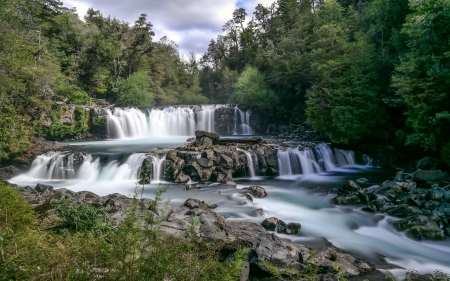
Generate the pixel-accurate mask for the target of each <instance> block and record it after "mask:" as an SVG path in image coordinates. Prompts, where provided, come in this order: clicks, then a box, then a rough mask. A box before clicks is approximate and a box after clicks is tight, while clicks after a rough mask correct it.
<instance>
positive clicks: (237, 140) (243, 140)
mask: <svg viewBox="0 0 450 281" xmlns="http://www.w3.org/2000/svg"><path fill="white" fill-rule="evenodd" d="M229 143H253V144H260V143H262V138H261V137H259V138H224V139H222V138H221V139H220V140H219V144H221V145H226V144H229Z"/></svg>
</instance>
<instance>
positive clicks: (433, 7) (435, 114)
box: [393, 0, 450, 164]
mask: <svg viewBox="0 0 450 281" xmlns="http://www.w3.org/2000/svg"><path fill="white" fill-rule="evenodd" d="M410 8H411V10H412V13H411V14H410V15H408V17H407V20H406V23H405V24H404V26H403V28H402V30H401V34H402V35H404V36H405V43H406V46H407V49H406V50H405V51H404V54H403V56H402V60H401V62H400V64H399V65H398V66H397V67H396V71H397V73H396V74H394V77H393V85H394V86H395V87H396V88H397V94H398V95H399V96H401V97H402V98H403V99H404V101H405V103H406V105H407V108H406V112H405V114H406V116H407V125H409V128H410V131H409V132H408V134H407V139H406V144H407V145H415V146H421V147H422V148H424V149H425V150H430V151H439V150H440V149H442V148H443V147H448V144H449V143H450V136H449V130H448V128H449V124H450V123H449V118H448V106H447V104H449V103H450V94H449V92H448V89H449V87H450V82H449V81H450V70H449V67H448V66H449V64H450V55H449V52H450V42H449V40H448V34H447V32H446V31H445V30H447V29H448V28H447V27H448V25H449V24H450V16H449V15H450V2H449V1H447V0H440V1H425V2H420V3H413V2H411V4H410ZM424 34H427V36H424ZM441 155H442V160H444V161H446V162H447V163H448V164H450V158H448V157H447V156H446V155H447V154H446V152H445V149H444V150H443V151H442V154H441Z"/></svg>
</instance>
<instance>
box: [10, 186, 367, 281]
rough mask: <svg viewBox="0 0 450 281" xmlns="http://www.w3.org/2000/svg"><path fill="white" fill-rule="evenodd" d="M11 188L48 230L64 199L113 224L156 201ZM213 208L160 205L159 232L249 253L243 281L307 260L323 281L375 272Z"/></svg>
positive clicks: (331, 250) (299, 266)
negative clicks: (191, 235) (337, 273)
mask: <svg viewBox="0 0 450 281" xmlns="http://www.w3.org/2000/svg"><path fill="white" fill-rule="evenodd" d="M13 187H14V188H16V189H17V190H18V191H19V192H20V193H21V194H22V195H23V196H24V198H25V199H26V200H27V201H28V202H29V203H30V204H32V205H33V207H34V209H35V210H36V211H37V212H39V213H40V214H41V215H42V221H43V223H44V224H47V226H48V227H52V224H53V223H54V222H55V221H58V220H57V219H55V218H56V217H57V213H56V212H55V210H54V209H53V206H55V204H56V203H58V202H61V201H62V200H63V199H71V200H73V201H75V202H79V203H87V204H91V205H93V206H95V207H99V208H104V209H105V210H106V211H107V213H108V214H109V216H110V218H111V221H113V222H119V221H121V220H123V219H124V218H125V216H126V211H127V209H128V208H129V207H130V206H132V205H133V203H135V202H136V203H137V206H138V212H137V214H136V219H142V218H144V216H145V214H146V213H147V212H150V211H149V206H150V205H151V203H152V199H135V198H130V197H127V196H124V195H120V194H117V193H116V194H110V195H107V196H102V197H101V196H98V195H96V194H94V193H92V192H88V191H81V192H73V191H70V190H68V189H65V188H60V189H53V187H51V186H47V185H41V184H38V185H37V186H36V187H35V188H31V187H17V186H13ZM254 190H255V188H250V189H249V191H253V192H256V191H254ZM215 207H216V206H214V205H211V204H209V203H208V202H205V201H200V200H197V199H193V198H190V199H187V200H186V201H185V202H184V203H183V204H182V205H180V206H178V207H177V208H172V207H170V206H169V205H167V204H163V203H161V204H159V205H158V208H157V209H158V213H157V214H156V215H157V217H159V218H160V219H162V222H161V223H160V230H161V233H162V234H167V235H178V236H186V235H188V231H190V230H191V229H192V228H193V229H194V231H195V234H196V235H198V236H199V237H202V238H205V239H207V240H211V241H213V240H214V241H226V242H228V243H226V245H227V246H226V247H227V248H226V249H223V250H224V251H226V252H234V251H236V250H237V249H238V248H239V247H247V248H249V249H251V252H250V255H249V257H248V261H247V262H248V264H249V268H250V270H249V272H248V275H247V276H246V277H245V278H244V279H241V280H247V279H248V276H252V275H258V276H266V277H267V276H270V270H269V268H268V265H270V267H275V268H277V269H279V270H281V271H283V270H287V269H296V270H299V271H301V270H303V269H304V268H305V266H306V262H307V260H308V262H311V263H313V264H315V265H317V266H319V267H320V268H321V270H322V271H321V274H320V276H319V277H320V278H321V280H333V279H329V278H331V277H330V275H328V274H327V273H331V272H333V271H334V266H335V264H337V265H339V267H340V268H341V269H342V272H343V274H344V276H346V277H352V276H361V275H365V274H367V273H369V272H372V271H373V270H375V267H374V266H373V265H371V264H370V263H368V262H366V261H364V260H361V259H358V258H356V257H354V256H352V255H350V254H348V253H345V252H343V251H340V250H339V249H337V248H335V247H331V246H330V247H327V248H325V249H323V250H321V251H318V252H317V253H316V254H315V255H313V256H311V254H312V252H311V249H310V248H308V247H306V246H304V245H302V244H299V243H293V242H291V241H289V240H284V239H281V238H279V237H278V236H276V235H275V234H274V232H271V231H268V230H266V229H265V228H264V227H262V226H261V225H258V224H256V223H252V222H239V221H232V220H227V219H225V218H224V217H223V216H221V215H219V214H217V213H216V212H214V208H215ZM194 221H199V222H200V224H195V223H194ZM272 222H274V220H272ZM263 225H264V226H266V227H269V229H270V227H271V225H270V223H269V224H268V223H263ZM275 225H277V228H278V229H281V228H284V233H289V231H297V232H298V231H300V227H301V226H300V224H298V223H290V224H285V223H284V222H282V221H278V220H276V219H275ZM286 229H288V230H289V231H286ZM282 231H283V230H282ZM277 232H280V231H277ZM294 233H295V232H294Z"/></svg>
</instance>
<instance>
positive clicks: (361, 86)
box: [306, 1, 384, 143]
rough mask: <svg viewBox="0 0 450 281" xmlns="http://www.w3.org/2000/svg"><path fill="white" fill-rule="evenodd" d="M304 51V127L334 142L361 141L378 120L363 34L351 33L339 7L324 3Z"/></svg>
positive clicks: (371, 67)
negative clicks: (308, 84)
mask: <svg viewBox="0 0 450 281" xmlns="http://www.w3.org/2000/svg"><path fill="white" fill-rule="evenodd" d="M317 17H318V18H319V19H318V20H317V22H319V23H320V25H318V26H317V27H315V28H314V39H313V42H312V44H313V45H312V48H313V50H312V51H311V52H310V56H311V57H310V61H311V62H312V64H311V66H312V74H313V77H314V82H313V85H312V89H311V90H309V91H308V95H307V101H306V106H307V107H306V114H307V118H308V119H307V120H308V122H309V123H310V124H311V125H312V126H313V127H314V128H315V129H316V130H318V131H326V132H328V133H329V136H330V139H331V140H332V141H333V142H336V143H348V142H349V141H353V140H358V139H361V138H362V137H364V136H367V135H369V134H370V133H372V132H373V131H374V128H376V127H377V126H379V125H380V124H382V122H383V121H384V113H383V111H382V110H380V107H379V105H378V104H379V103H380V101H379V100H377V89H376V87H374V85H376V84H375V81H376V80H377V76H376V72H375V71H374V63H373V62H374V55H375V52H374V46H373V45H372V44H370V43H369V42H368V38H367V36H365V35H364V34H361V33H359V34H354V37H355V41H353V42H352V41H350V33H349V28H348V25H347V24H346V22H345V21H344V20H343V18H344V16H343V14H342V8H341V6H340V5H339V3H337V2H336V1H327V2H326V3H325V4H324V5H323V6H322V7H321V9H320V11H319V12H318V13H317Z"/></svg>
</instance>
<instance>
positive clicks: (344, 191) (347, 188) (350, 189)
mask: <svg viewBox="0 0 450 281" xmlns="http://www.w3.org/2000/svg"><path fill="white" fill-rule="evenodd" d="M360 191H361V187H360V186H359V185H358V184H357V183H356V182H354V181H353V180H348V181H346V182H345V183H344V184H342V185H341V186H340V187H339V189H338V193H337V194H338V195H351V194H354V193H356V192H360Z"/></svg>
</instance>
